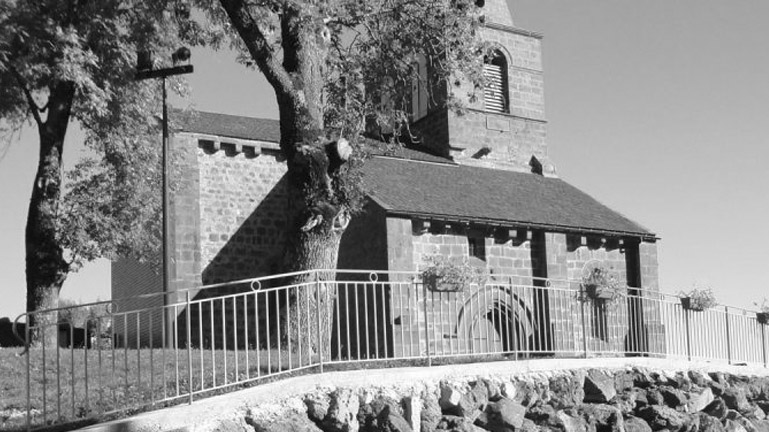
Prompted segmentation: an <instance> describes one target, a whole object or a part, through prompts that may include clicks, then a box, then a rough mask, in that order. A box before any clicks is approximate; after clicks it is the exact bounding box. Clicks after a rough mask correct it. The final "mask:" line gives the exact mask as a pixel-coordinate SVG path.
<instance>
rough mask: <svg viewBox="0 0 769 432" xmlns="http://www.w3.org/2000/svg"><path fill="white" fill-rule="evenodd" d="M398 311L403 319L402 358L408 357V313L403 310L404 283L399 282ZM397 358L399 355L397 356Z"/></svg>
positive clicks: (348, 335) (348, 337)
mask: <svg viewBox="0 0 769 432" xmlns="http://www.w3.org/2000/svg"><path fill="white" fill-rule="evenodd" d="M398 311H399V312H400V317H401V326H400V327H401V340H400V347H401V355H400V356H401V357H406V333H405V327H406V323H405V321H406V318H405V317H406V311H404V309H403V283H401V282H400V281H399V282H398ZM347 339H348V340H349V339H350V334H349V326H348V334H347ZM393 355H395V352H393ZM396 357H397V355H396Z"/></svg>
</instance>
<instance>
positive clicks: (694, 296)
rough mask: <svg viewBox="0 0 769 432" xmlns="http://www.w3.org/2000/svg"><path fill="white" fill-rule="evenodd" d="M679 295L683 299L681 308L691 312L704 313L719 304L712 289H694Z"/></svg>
mask: <svg viewBox="0 0 769 432" xmlns="http://www.w3.org/2000/svg"><path fill="white" fill-rule="evenodd" d="M679 295H680V297H681V306H682V307H683V308H684V309H687V310H690V311H695V312H702V311H704V310H705V309H710V308H712V307H713V306H715V305H716V304H718V303H717V302H716V296H715V295H714V294H713V290H711V289H710V288H701V289H700V288H694V289H692V290H691V291H689V292H682V293H680V294H679Z"/></svg>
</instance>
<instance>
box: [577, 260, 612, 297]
mask: <svg viewBox="0 0 769 432" xmlns="http://www.w3.org/2000/svg"><path fill="white" fill-rule="evenodd" d="M620 295H621V292H620V283H619V280H617V276H616V275H615V274H614V272H613V271H612V270H611V269H609V268H606V267H604V266H602V265H597V266H595V267H592V268H590V269H588V270H586V271H585V273H584V274H583V275H582V285H581V290H580V300H582V301H586V300H588V299H592V300H600V301H614V300H616V299H617V298H618V297H619V296H620Z"/></svg>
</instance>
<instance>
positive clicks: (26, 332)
mask: <svg viewBox="0 0 769 432" xmlns="http://www.w3.org/2000/svg"><path fill="white" fill-rule="evenodd" d="M24 327H25V330H24V347H25V348H26V350H27V359H26V364H27V430H29V422H30V419H29V415H30V403H31V400H30V398H31V394H30V390H31V383H30V375H29V374H30V359H29V358H30V356H31V355H32V352H31V351H30V349H29V348H30V347H29V343H30V341H29V315H27V323H26V325H25V326H24ZM40 339H41V340H42V346H41V347H40V354H41V356H42V358H43V424H46V423H47V421H48V377H47V376H46V370H47V369H48V365H47V363H46V361H45V351H46V349H45V348H46V347H45V332H42V334H41V335H40ZM99 360H100V361H101V358H99Z"/></svg>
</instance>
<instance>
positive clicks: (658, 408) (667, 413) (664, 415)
mask: <svg viewBox="0 0 769 432" xmlns="http://www.w3.org/2000/svg"><path fill="white" fill-rule="evenodd" d="M636 414H637V415H638V417H640V418H642V419H644V420H645V421H646V422H647V423H648V424H649V426H651V428H652V430H655V431H658V430H662V429H668V430H670V431H678V430H680V429H681V428H683V427H684V426H686V425H687V424H688V423H689V422H690V420H691V419H690V418H689V417H688V416H687V415H686V414H684V413H681V412H678V411H676V410H674V409H673V408H670V407H666V406H662V405H650V406H647V407H644V408H641V409H639V410H638V412H637V413H636Z"/></svg>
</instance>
